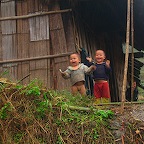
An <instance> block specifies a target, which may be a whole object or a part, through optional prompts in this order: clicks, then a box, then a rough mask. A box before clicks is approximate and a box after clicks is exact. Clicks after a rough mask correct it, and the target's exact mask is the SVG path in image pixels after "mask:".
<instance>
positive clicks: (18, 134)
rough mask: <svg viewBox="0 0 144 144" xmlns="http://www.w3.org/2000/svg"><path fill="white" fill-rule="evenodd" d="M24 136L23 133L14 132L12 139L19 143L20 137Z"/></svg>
mask: <svg viewBox="0 0 144 144" xmlns="http://www.w3.org/2000/svg"><path fill="white" fill-rule="evenodd" d="M23 136H24V134H23V133H16V134H15V135H14V136H13V139H14V141H15V142H16V143H19V141H20V140H21V139H22V137H23Z"/></svg>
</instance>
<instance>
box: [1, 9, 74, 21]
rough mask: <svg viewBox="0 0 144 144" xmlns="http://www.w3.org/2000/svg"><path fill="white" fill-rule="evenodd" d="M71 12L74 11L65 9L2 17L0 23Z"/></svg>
mask: <svg viewBox="0 0 144 144" xmlns="http://www.w3.org/2000/svg"><path fill="white" fill-rule="evenodd" d="M71 11H72V9H65V10H57V11H48V12H39V13H35V14H29V15H22V16H11V17H2V18H0V21H6V20H17V19H27V18H31V17H36V16H43V15H50V14H57V13H65V12H71Z"/></svg>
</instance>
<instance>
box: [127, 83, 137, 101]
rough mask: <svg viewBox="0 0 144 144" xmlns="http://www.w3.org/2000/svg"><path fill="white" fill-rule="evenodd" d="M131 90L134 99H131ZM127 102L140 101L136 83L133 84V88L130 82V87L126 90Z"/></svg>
mask: <svg viewBox="0 0 144 144" xmlns="http://www.w3.org/2000/svg"><path fill="white" fill-rule="evenodd" d="M131 88H132V89H131ZM131 90H133V98H132V97H131ZM126 100H127V101H129V102H130V101H137V100H138V88H137V84H136V81H134V82H133V85H132V86H131V82H130V86H129V88H127V90H126Z"/></svg>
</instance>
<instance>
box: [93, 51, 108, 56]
mask: <svg viewBox="0 0 144 144" xmlns="http://www.w3.org/2000/svg"><path fill="white" fill-rule="evenodd" d="M99 50H100V51H103V53H104V55H105V56H106V54H105V51H104V50H102V49H97V50H96V51H95V53H96V52H97V51H99Z"/></svg>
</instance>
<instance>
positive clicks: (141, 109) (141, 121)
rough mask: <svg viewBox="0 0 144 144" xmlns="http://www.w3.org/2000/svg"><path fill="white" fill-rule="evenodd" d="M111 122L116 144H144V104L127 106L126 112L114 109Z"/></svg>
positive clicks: (118, 108)
mask: <svg viewBox="0 0 144 144" xmlns="http://www.w3.org/2000/svg"><path fill="white" fill-rule="evenodd" d="M112 110H113V111H114V112H115V117H114V119H112V121H111V129H112V134H113V135H114V137H115V139H116V141H115V142H116V144H144V104H129V105H125V108H124V112H123V113H120V107H117V108H116V107H114V108H112Z"/></svg>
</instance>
